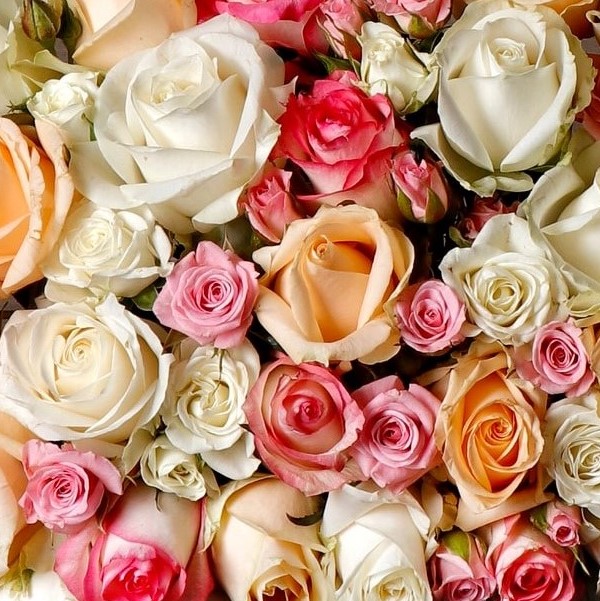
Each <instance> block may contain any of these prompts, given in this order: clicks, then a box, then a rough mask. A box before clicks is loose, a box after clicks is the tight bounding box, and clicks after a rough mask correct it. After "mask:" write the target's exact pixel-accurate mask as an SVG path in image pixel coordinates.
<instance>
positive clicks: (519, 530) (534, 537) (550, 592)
mask: <svg viewBox="0 0 600 601" xmlns="http://www.w3.org/2000/svg"><path fill="white" fill-rule="evenodd" d="M483 532H484V537H485V538H487V542H488V551H487V555H486V565H487V567H488V568H489V569H490V571H491V572H492V573H493V574H494V576H495V578H496V582H497V583H498V591H499V593H500V600H501V601H572V599H573V596H574V594H575V584H574V580H573V570H574V563H575V562H574V555H573V554H572V553H571V552H570V551H569V550H568V549H563V548H562V547H559V546H558V545H555V544H554V543H553V542H552V541H551V540H550V539H549V538H548V537H547V536H546V535H545V534H543V533H542V532H540V531H539V530H538V529H537V528H535V527H533V526H532V525H531V524H530V523H529V521H528V520H527V518H525V517H522V516H520V515H515V516H512V517H510V518H505V519H504V520H500V521H498V522H494V523H493V524H490V526H486V528H484V530H483Z"/></svg>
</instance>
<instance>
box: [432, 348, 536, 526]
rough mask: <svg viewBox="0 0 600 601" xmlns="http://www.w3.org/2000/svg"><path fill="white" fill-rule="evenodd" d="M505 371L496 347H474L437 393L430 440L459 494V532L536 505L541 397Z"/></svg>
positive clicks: (501, 352) (503, 355) (506, 360)
mask: <svg viewBox="0 0 600 601" xmlns="http://www.w3.org/2000/svg"><path fill="white" fill-rule="evenodd" d="M510 367H511V365H510V363H509V358H508V356H507V354H506V351H505V350H503V349H502V348H501V347H500V345H496V344H491V345H485V344H480V343H474V346H472V348H471V350H470V352H469V353H468V354H467V355H464V356H463V357H461V358H459V359H458V361H457V363H456V365H455V366H454V367H453V368H452V369H451V370H450V374H449V378H448V380H447V382H446V383H445V386H444V388H445V390H444V392H445V394H444V396H443V399H442V405H441V408H440V412H439V415H438V420H437V423H436V427H435V440H436V444H437V445H438V447H439V448H440V450H441V451H442V457H443V460H444V464H445V465H446V468H447V469H448V472H449V473H450V476H451V478H452V479H453V481H454V482H455V483H456V486H457V487H458V491H459V495H460V502H459V515H458V518H457V525H458V526H459V527H460V528H462V529H464V530H470V529H471V528H470V527H469V524H477V525H481V524H482V523H486V522H489V521H492V520H494V519H498V517H502V515H509V514H511V513H514V512H515V511H521V510H522V508H521V506H520V503H523V502H525V503H528V504H529V505H528V507H532V506H534V505H537V504H539V503H540V502H541V501H542V500H543V495H542V490H543V485H544V482H543V479H542V475H543V474H542V467H541V466H540V465H539V460H540V458H541V456H542V450H543V447H544V439H543V437H542V432H541V419H542V418H543V416H544V412H545V410H546V395H545V393H543V392H542V391H540V390H537V389H535V388H534V387H533V386H532V385H529V384H527V383H526V382H523V381H521V380H519V379H517V378H514V377H511V376H510V375H509V369H510ZM486 512H487V513H486ZM498 514H500V515H498ZM490 517H491V519H489V518H490ZM478 522H479V523H478Z"/></svg>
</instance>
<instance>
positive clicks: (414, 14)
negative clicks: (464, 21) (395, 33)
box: [370, 0, 452, 38]
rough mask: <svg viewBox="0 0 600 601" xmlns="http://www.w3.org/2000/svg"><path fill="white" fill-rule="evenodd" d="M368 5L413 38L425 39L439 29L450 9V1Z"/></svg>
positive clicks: (391, 0)
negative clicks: (390, 18)
mask: <svg viewBox="0 0 600 601" xmlns="http://www.w3.org/2000/svg"><path fill="white" fill-rule="evenodd" d="M370 4H371V6H372V7H373V9H374V10H376V11H377V12H378V13H383V14H384V15H387V16H389V17H393V18H394V19H395V20H396V23H398V25H399V26H400V28H401V29H402V31H404V32H405V33H408V34H409V35H410V36H412V37H415V38H427V37H429V36H430V35H431V34H433V33H435V32H436V31H437V30H438V29H440V28H441V27H442V26H443V25H444V23H445V22H446V20H447V19H448V17H449V16H450V9H451V7H452V2H451V0H370Z"/></svg>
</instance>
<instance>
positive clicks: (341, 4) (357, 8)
mask: <svg viewBox="0 0 600 601" xmlns="http://www.w3.org/2000/svg"><path fill="white" fill-rule="evenodd" d="M367 11H368V9H367V6H366V3H365V0H324V2H322V3H321V13H322V14H323V17H324V18H322V19H320V21H321V26H322V27H323V29H324V31H325V35H326V36H327V40H328V41H329V45H330V46H331V48H332V49H333V51H334V52H335V53H336V54H337V55H338V56H341V57H342V58H350V57H352V58H355V59H357V60H358V59H360V53H361V50H360V45H359V44H358V42H357V40H356V37H357V35H358V34H359V33H360V28H361V26H362V24H363V23H364V22H365V20H366V19H367V18H368V15H369V13H368V12H367Z"/></svg>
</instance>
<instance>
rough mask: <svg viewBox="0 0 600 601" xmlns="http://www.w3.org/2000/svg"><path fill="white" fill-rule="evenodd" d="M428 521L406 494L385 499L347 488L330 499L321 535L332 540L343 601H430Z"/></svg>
mask: <svg viewBox="0 0 600 601" xmlns="http://www.w3.org/2000/svg"><path fill="white" fill-rule="evenodd" d="M428 529H429V520H428V518H427V515H426V514H425V512H424V511H423V509H422V508H421V507H420V506H419V505H418V503H417V502H416V500H415V499H414V498H413V497H412V496H411V495H410V494H409V493H407V492H404V493H402V494H401V495H396V496H391V495H390V497H389V498H386V496H385V494H384V493H383V492H381V491H380V492H378V493H369V492H367V491H364V490H359V489H357V488H353V487H350V486H345V487H344V488H342V489H338V490H336V491H333V492H331V493H329V496H328V498H327V503H326V505H325V512H324V514H323V523H322V526H321V533H322V535H323V536H325V537H326V538H329V537H331V538H333V540H334V541H335V545H334V548H333V552H334V555H335V567H336V571H337V574H338V576H339V578H340V582H341V583H340V586H339V588H338V590H337V591H336V599H338V600H339V601H370V600H371V599H381V600H382V601H387V600H392V599H402V600H406V601H431V598H432V596H431V590H430V588H429V584H428V581H427V570H426V567H425V553H426V541H427V539H428Z"/></svg>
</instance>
